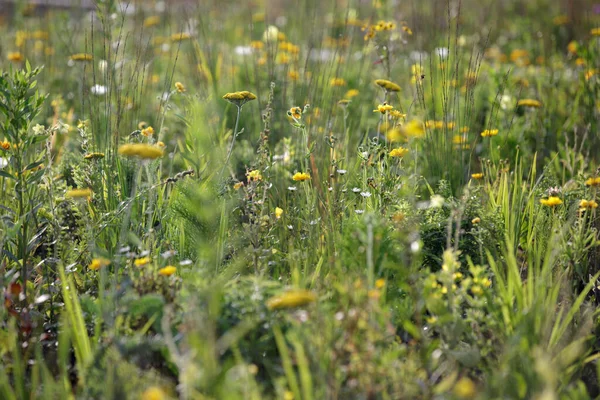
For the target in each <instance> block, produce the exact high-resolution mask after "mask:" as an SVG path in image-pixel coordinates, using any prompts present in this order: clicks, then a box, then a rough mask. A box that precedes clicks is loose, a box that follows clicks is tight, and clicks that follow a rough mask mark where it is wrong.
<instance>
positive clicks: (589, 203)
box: [579, 200, 598, 209]
mask: <svg viewBox="0 0 600 400" xmlns="http://www.w3.org/2000/svg"><path fill="white" fill-rule="evenodd" d="M579 208H581V209H586V208H598V203H596V201H595V200H581V201H580V202H579Z"/></svg>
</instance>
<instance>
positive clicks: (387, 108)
mask: <svg viewBox="0 0 600 400" xmlns="http://www.w3.org/2000/svg"><path fill="white" fill-rule="evenodd" d="M393 109H394V107H393V106H391V105H389V104H388V103H385V102H384V103H383V104H380V105H378V106H377V110H373V112H379V113H382V114H385V113H386V112H388V111H390V110H393Z"/></svg>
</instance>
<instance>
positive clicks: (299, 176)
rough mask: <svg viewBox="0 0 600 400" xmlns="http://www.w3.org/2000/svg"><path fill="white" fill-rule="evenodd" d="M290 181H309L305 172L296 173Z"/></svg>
mask: <svg viewBox="0 0 600 400" xmlns="http://www.w3.org/2000/svg"><path fill="white" fill-rule="evenodd" d="M292 179H293V180H295V181H306V180H309V179H310V175H309V174H308V173H306V172H296V173H295V174H294V176H292Z"/></svg>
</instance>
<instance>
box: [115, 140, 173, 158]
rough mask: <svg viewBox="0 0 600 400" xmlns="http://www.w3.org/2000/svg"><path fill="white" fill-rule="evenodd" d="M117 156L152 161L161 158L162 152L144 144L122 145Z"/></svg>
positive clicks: (155, 147)
mask: <svg viewBox="0 0 600 400" xmlns="http://www.w3.org/2000/svg"><path fill="white" fill-rule="evenodd" d="M119 154H121V155H123V156H127V157H139V158H141V159H146V160H154V159H156V158H160V157H162V156H163V151H162V150H161V149H160V148H158V147H157V146H152V145H150V144H144V143H131V144H124V145H121V146H120V147H119Z"/></svg>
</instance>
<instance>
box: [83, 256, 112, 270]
mask: <svg viewBox="0 0 600 400" xmlns="http://www.w3.org/2000/svg"><path fill="white" fill-rule="evenodd" d="M108 265H110V260H107V259H106V258H94V259H93V260H92V262H91V263H90V265H88V268H89V269H91V270H92V271H98V270H99V269H100V268H102V267H106V266H108Z"/></svg>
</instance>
